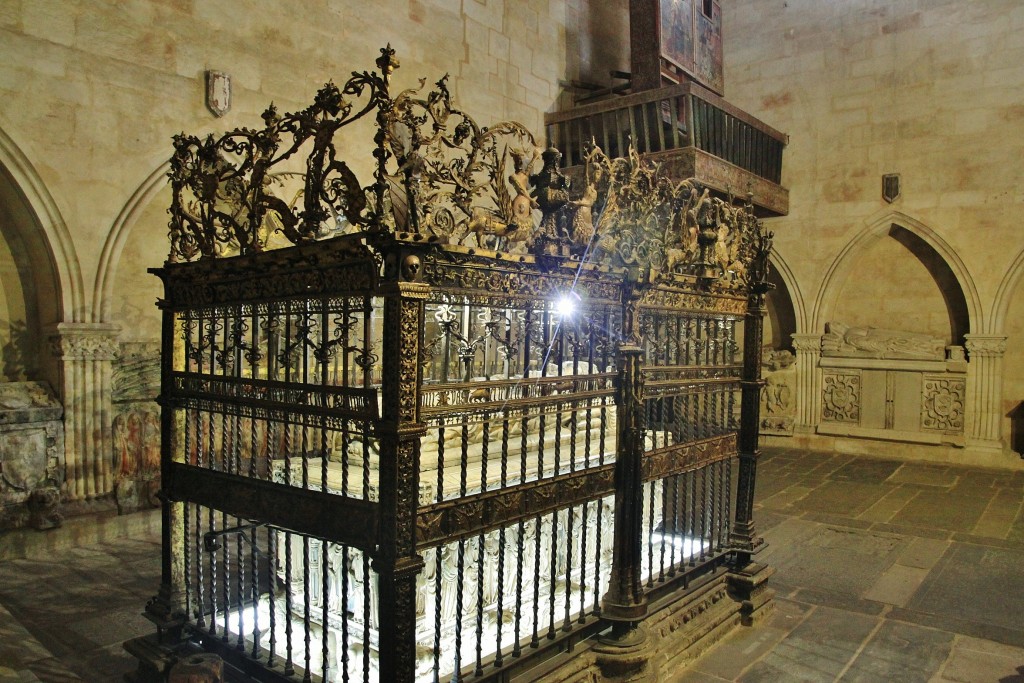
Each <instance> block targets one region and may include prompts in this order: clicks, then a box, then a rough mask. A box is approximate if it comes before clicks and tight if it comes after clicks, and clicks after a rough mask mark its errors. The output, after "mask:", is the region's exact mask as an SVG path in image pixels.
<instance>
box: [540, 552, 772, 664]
mask: <svg viewBox="0 0 1024 683" xmlns="http://www.w3.org/2000/svg"><path fill="white" fill-rule="evenodd" d="M772 573H773V570H772V569H770V568H769V567H766V566H764V565H755V564H751V565H748V567H747V569H746V570H744V571H739V572H731V573H726V572H721V573H719V574H717V575H715V576H714V577H712V578H710V579H708V580H706V581H705V583H704V584H703V585H700V586H699V587H697V588H694V589H693V590H692V591H691V592H690V593H689V595H687V596H686V597H684V598H682V599H679V600H676V601H675V602H672V601H670V600H668V599H661V600H657V601H655V602H654V603H652V605H651V609H650V616H648V617H647V618H646V619H644V620H643V621H642V622H641V623H640V624H639V625H638V626H637V628H636V629H635V630H634V631H632V632H630V634H629V635H628V637H626V638H620V639H618V640H617V641H616V640H612V639H609V638H608V637H607V636H606V637H605V638H603V639H602V638H592V639H590V640H585V641H583V642H581V643H579V644H578V645H576V646H575V648H574V650H573V652H572V656H571V657H569V656H566V658H565V659H564V661H562V662H560V663H558V664H557V665H555V666H550V667H544V666H538V668H537V670H535V671H534V672H532V673H533V675H531V676H530V678H529V680H534V681H538V682H540V683H581V682H582V681H587V682H588V683H589V682H591V681H600V682H602V683H606V682H607V683H610V682H614V683H639V682H640V681H643V682H644V683H657V682H658V681H668V680H672V679H673V678H674V677H676V676H678V675H679V673H680V671H682V669H683V668H685V667H686V665H687V664H689V663H690V662H692V661H693V660H695V659H696V658H697V657H699V656H700V655H701V654H703V653H704V652H705V651H706V650H707V649H708V648H710V647H711V646H712V645H714V644H715V643H717V642H718V641H719V640H721V639H722V638H724V637H725V636H727V635H728V634H729V633H730V632H731V631H732V630H733V629H735V628H736V627H738V626H740V625H741V624H753V623H757V622H758V621H760V619H761V618H763V617H764V616H767V615H768V614H770V613H771V611H772V607H773V602H772V597H773V595H774V591H772V590H770V589H768V586H767V581H768V577H769V576H771V574H772ZM541 671H543V673H541ZM528 673H530V672H528ZM523 680H526V679H523Z"/></svg>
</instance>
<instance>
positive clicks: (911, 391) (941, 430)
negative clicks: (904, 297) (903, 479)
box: [818, 322, 967, 446]
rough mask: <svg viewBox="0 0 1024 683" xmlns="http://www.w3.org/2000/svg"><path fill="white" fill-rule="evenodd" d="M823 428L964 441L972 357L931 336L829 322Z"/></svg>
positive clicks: (913, 439) (823, 341)
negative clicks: (967, 359)
mask: <svg viewBox="0 0 1024 683" xmlns="http://www.w3.org/2000/svg"><path fill="white" fill-rule="evenodd" d="M819 367H820V368H821V422H820V424H819V425H818V433H820V434H828V435H833V436H854V437H864V438H871V439H889V440H894V441H909V442H915V443H926V444H948V445H953V446H963V445H964V401H965V397H966V393H967V361H966V360H965V358H964V349H963V347H961V346H946V345H945V342H944V341H943V340H942V339H938V338H935V337H931V336H929V335H923V334H917V333H913V332H905V331H900V330H886V329H880V328H875V327H854V326H849V325H844V324H842V323H837V322H832V323H828V324H826V325H825V334H824V335H822V338H821V360H820V362H819Z"/></svg>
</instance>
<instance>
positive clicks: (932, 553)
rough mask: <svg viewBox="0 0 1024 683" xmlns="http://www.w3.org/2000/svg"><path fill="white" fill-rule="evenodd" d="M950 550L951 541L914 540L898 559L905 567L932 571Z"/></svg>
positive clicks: (898, 562)
mask: <svg viewBox="0 0 1024 683" xmlns="http://www.w3.org/2000/svg"><path fill="white" fill-rule="evenodd" d="M947 550H949V541H946V540H939V539H934V538H913V539H911V540H910V542H909V543H908V544H907V547H906V549H905V550H904V551H903V552H902V553H900V556H899V557H898V558H897V559H896V562H897V564H901V565H903V566H904V567H917V568H919V569H931V568H932V567H934V566H935V563H936V562H938V561H939V560H940V559H941V558H942V556H943V555H944V554H945V553H946V551H947Z"/></svg>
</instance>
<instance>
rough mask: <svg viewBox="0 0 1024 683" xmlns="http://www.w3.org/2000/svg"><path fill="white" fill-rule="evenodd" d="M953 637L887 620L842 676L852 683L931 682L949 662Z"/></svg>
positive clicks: (841, 678) (949, 634)
mask: <svg viewBox="0 0 1024 683" xmlns="http://www.w3.org/2000/svg"><path fill="white" fill-rule="evenodd" d="M952 645H953V634H951V633H946V632H944V631H937V630H934V629H929V628H922V627H920V626H914V625H912V624H902V623H899V622H894V621H886V622H884V623H883V624H882V626H881V628H879V629H878V631H877V632H876V633H875V634H873V635H872V637H871V639H870V640H869V641H868V642H867V644H866V645H865V646H864V649H863V650H862V651H861V652H859V653H858V654H857V657H856V658H855V659H854V660H853V663H852V664H851V665H850V668H849V669H847V671H846V672H845V673H844V674H843V675H842V676H841V677H840V679H839V680H840V681H848V682H849V683H877V682H878V681H891V682H893V683H895V682H897V681H898V682H900V683H927V681H928V680H929V679H931V678H932V676H934V675H935V673H936V672H937V671H938V670H939V667H940V666H941V665H942V663H943V662H944V661H945V660H946V657H947V655H948V654H949V651H950V649H951V648H952Z"/></svg>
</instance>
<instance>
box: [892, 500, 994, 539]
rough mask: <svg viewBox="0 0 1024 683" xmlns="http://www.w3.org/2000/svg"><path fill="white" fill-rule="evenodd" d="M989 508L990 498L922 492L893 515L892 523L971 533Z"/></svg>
mask: <svg viewBox="0 0 1024 683" xmlns="http://www.w3.org/2000/svg"><path fill="white" fill-rule="evenodd" d="M987 506H988V500H987V499H979V498H973V497H971V496H957V495H953V494H949V493H943V492H939V491H927V490H923V491H921V494H920V495H918V496H916V497H915V498H914V499H913V500H912V501H910V502H909V503H907V504H906V505H905V506H904V507H903V509H902V510H900V511H899V512H897V513H896V514H895V515H893V518H892V522H893V523H894V524H907V525H911V526H919V527H928V528H932V529H942V530H946V531H964V532H968V531H970V530H971V529H973V528H974V526H975V525H976V524H977V523H978V520H979V519H980V518H981V514H982V513H983V512H984V511H985V508H986V507H987Z"/></svg>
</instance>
